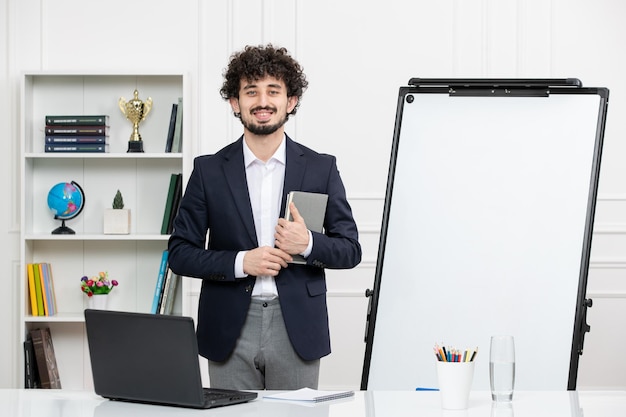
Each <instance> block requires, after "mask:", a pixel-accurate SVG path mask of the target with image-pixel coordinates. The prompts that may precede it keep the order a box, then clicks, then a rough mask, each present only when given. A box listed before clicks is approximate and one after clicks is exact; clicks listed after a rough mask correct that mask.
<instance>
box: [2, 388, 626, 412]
mask: <svg viewBox="0 0 626 417" xmlns="http://www.w3.org/2000/svg"><path fill="white" fill-rule="evenodd" d="M262 396H263V392H260V395H259V398H258V399H257V400H255V401H252V402H250V403H246V404H238V405H234V406H229V407H221V408H214V409H211V410H191V409H184V408H176V407H164V406H155V405H144V404H131V403H124V402H117V401H109V400H104V399H102V398H101V397H98V396H97V395H95V394H94V393H93V392H87V391H66V390H19V389H0V410H2V414H3V415H7V416H13V417H125V416H132V417H159V416H168V417H178V416H180V417H187V416H196V417H197V416H199V415H207V416H208V415H210V416H218V417H246V416H254V417H294V416H297V417H415V416H420V417H430V416H432V417H435V416H436V417H488V416H491V417H544V416H545V417H548V416H549V417H583V416H584V417H614V416H624V415H626V391H584V392H576V391H522V392H516V393H515V395H514V398H513V402H512V403H510V407H508V408H507V407H503V408H494V403H492V401H491V396H490V394H489V392H483V391H476V392H472V394H471V396H470V405H469V408H468V409H467V410H462V411H447V410H442V409H441V405H440V398H439V393H438V392H410V391H357V392H355V396H354V398H349V399H344V400H336V401H332V402H327V403H321V404H316V405H305V404H302V403H292V402H281V401H276V400H266V399H263V398H262ZM7 412H8V413H7Z"/></svg>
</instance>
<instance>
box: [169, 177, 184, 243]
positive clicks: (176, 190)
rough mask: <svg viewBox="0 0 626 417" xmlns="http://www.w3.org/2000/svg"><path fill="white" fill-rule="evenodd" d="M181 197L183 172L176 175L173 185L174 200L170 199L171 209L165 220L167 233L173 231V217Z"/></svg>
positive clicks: (176, 212)
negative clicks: (174, 184)
mask: <svg viewBox="0 0 626 417" xmlns="http://www.w3.org/2000/svg"><path fill="white" fill-rule="evenodd" d="M182 198H183V174H177V175H176V186H175V187H174V200H173V201H172V210H170V217H169V219H168V221H167V234H171V233H172V232H173V231H174V219H175V218H176V215H177V214H178V207H179V206H180V200H181V199H182Z"/></svg>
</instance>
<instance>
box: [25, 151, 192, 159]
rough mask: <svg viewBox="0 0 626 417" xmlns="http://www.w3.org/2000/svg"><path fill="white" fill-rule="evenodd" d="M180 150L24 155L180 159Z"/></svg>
mask: <svg viewBox="0 0 626 417" xmlns="http://www.w3.org/2000/svg"><path fill="white" fill-rule="evenodd" d="M182 157H183V155H182V154H181V153H180V152H175V153H165V152H163V153H153V152H150V153H145V152H144V153H141V152H129V153H119V152H108V153H87V152H76V153H71V152H67V153H50V152H29V153H27V154H25V155H24V158H26V159H139V160H141V159H182Z"/></svg>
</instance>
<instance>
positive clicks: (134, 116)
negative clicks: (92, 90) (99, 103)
mask: <svg viewBox="0 0 626 417" xmlns="http://www.w3.org/2000/svg"><path fill="white" fill-rule="evenodd" d="M117 104H118V105H119V106H120V110H121V111H122V113H124V115H125V116H126V118H127V119H128V120H130V121H131V122H132V123H133V133H131V135H130V139H129V140H128V152H143V141H142V140H141V135H140V134H139V123H141V122H142V121H143V120H144V119H145V118H146V116H147V115H148V113H150V110H152V98H150V97H148V99H147V100H146V101H145V102H144V101H141V100H140V99H139V93H138V92H137V90H135V92H134V98H133V99H132V100H130V101H126V99H125V98H124V97H120V99H119V101H118V102H117Z"/></svg>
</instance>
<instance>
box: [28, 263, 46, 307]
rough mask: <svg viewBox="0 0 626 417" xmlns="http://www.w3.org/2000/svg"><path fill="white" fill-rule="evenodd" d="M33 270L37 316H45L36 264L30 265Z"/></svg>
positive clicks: (41, 288)
mask: <svg viewBox="0 0 626 417" xmlns="http://www.w3.org/2000/svg"><path fill="white" fill-rule="evenodd" d="M31 266H32V268H33V278H34V281H35V296H36V297H37V315H38V316H45V315H46V310H45V308H44V301H43V300H44V297H43V291H44V290H43V287H42V285H41V277H40V276H39V267H38V266H37V264H31Z"/></svg>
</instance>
